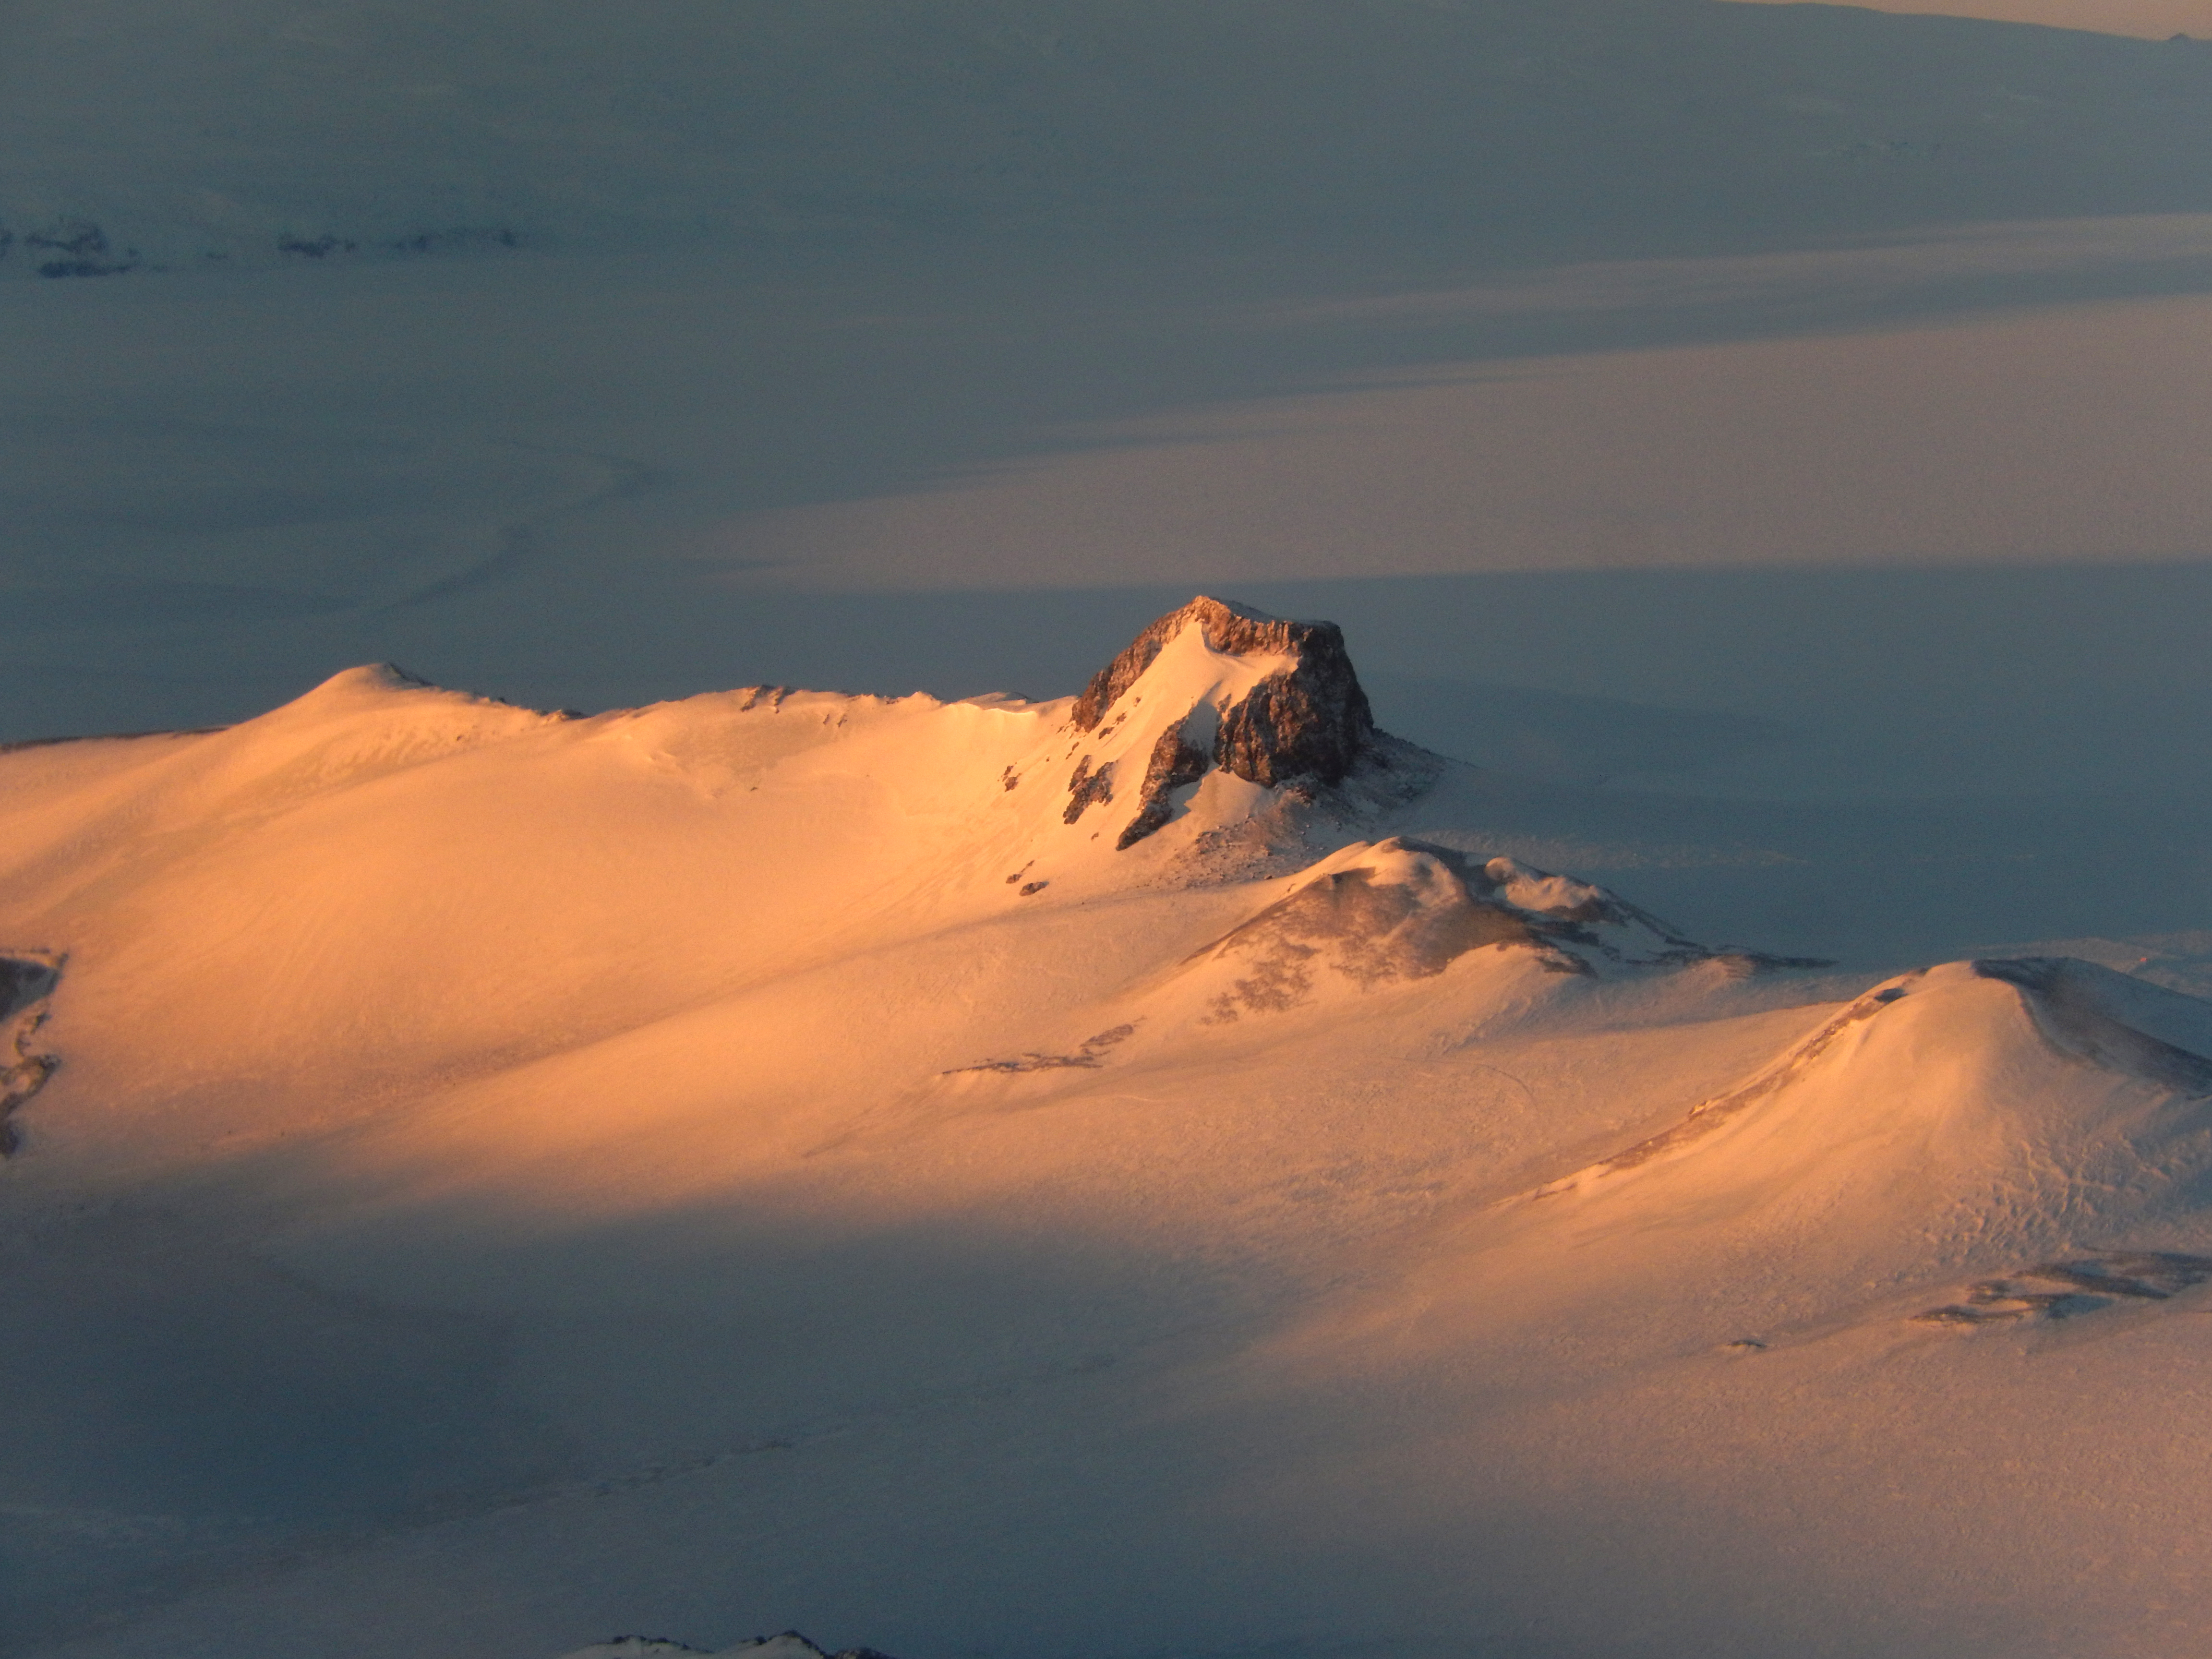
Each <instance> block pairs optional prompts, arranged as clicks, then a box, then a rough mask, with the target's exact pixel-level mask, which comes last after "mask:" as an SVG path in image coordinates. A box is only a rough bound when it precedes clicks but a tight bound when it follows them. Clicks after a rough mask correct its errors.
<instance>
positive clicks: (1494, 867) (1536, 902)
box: [1482, 858, 1607, 921]
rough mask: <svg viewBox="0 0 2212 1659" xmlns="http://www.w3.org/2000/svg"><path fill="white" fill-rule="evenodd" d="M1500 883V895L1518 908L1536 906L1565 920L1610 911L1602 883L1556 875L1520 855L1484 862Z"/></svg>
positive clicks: (1593, 918)
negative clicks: (1592, 883) (1520, 857)
mask: <svg viewBox="0 0 2212 1659" xmlns="http://www.w3.org/2000/svg"><path fill="white" fill-rule="evenodd" d="M1482 872H1483V874H1485V875H1486V876H1487V877H1489V878H1490V879H1491V880H1492V881H1493V882H1495V883H1496V884H1497V886H1498V894H1499V896H1501V897H1502V898H1504V901H1505V902H1507V903H1508V904H1510V905H1511V906H1513V908H1515V909H1516V910H1534V911H1536V912H1537V913H1538V914H1540V915H1547V916H1557V917H1558V918H1559V920H1560V921H1596V920H1598V919H1600V918H1601V917H1602V916H1603V915H1605V914H1606V912H1607V902H1606V901H1607V894H1606V891H1605V890H1604V889H1603V888H1601V887H1593V886H1591V885H1590V884H1589V883H1588V882H1586V881H1577V880H1576V879H1575V878H1573V877H1571V876H1555V875H1552V874H1550V873H1548V872H1546V871H1542V870H1537V869H1533V868H1531V867H1530V866H1528V865H1525V864H1523V863H1522V862H1521V861H1520V860H1518V859H1507V858H1497V859H1492V860H1490V862H1489V863H1487V864H1486V865H1484V866H1482Z"/></svg>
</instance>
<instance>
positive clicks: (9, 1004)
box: [0, 952, 62, 1158]
mask: <svg viewBox="0 0 2212 1659" xmlns="http://www.w3.org/2000/svg"><path fill="white" fill-rule="evenodd" d="M61 967H62V964H61V958H60V957H52V956H48V955H46V953H44V952H40V953H38V954H36V955H32V954H28V953H26V954H23V955H19V956H0V1021H5V1022H6V1036H5V1037H4V1039H0V1041H4V1042H5V1043H6V1045H7V1046H6V1047H5V1048H4V1049H0V1158H6V1157H7V1156H9V1154H10V1153H12V1152H14V1151H15V1146H16V1136H15V1128H14V1126H13V1125H12V1124H11V1123H10V1122H9V1119H10V1118H11V1117H12V1116H13V1115H15V1109H16V1108H17V1107H19V1106H21V1104H23V1103H24V1102H25V1101H27V1100H28V1099H30V1098H31V1097H32V1096H33V1095H35V1094H37V1093H38V1092H39V1091H40V1090H41V1089H43V1088H45V1087H46V1079H48V1078H50V1077H52V1075H53V1074H54V1069H55V1067H56V1066H58V1065H60V1063H61V1062H60V1061H59V1060H57V1059H56V1058H55V1057H54V1056H53V1055H52V1054H33V1053H32V1052H31V1038H32V1036H33V1033H34V1032H36V1031H37V1030H38V1029H39V1027H40V1026H41V1025H43V1024H46V1005H47V1002H48V1000H50V999H51V998H52V995H53V991H54V987H55V986H56V985H57V984H58V983H59V982H60V980H61Z"/></svg>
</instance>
